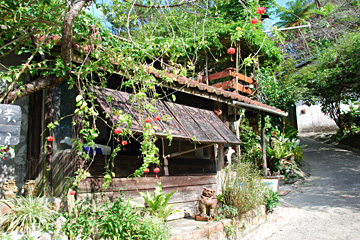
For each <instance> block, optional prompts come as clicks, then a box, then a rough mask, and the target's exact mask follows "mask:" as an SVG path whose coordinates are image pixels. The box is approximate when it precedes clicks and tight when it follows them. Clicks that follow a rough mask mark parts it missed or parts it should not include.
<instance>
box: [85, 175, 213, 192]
mask: <svg viewBox="0 0 360 240" xmlns="http://www.w3.org/2000/svg"><path fill="white" fill-rule="evenodd" d="M157 182H161V183H162V187H163V189H164V190H165V189H168V188H177V187H187V186H199V185H208V184H215V183H216V176H215V174H207V175H200V176H161V177H158V178H155V177H146V178H145V177H140V178H113V179H112V182H111V183H110V185H109V187H108V188H107V189H103V188H102V185H103V184H104V178H87V179H84V180H82V181H81V182H79V184H78V192H79V193H86V192H118V191H119V188H122V190H123V191H144V190H153V189H155V187H156V184H157Z"/></svg>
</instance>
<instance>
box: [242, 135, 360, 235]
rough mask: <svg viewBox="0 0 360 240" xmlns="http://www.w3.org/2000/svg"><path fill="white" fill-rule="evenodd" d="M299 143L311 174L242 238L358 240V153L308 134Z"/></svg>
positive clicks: (359, 219) (359, 174) (359, 197)
mask: <svg viewBox="0 0 360 240" xmlns="http://www.w3.org/2000/svg"><path fill="white" fill-rule="evenodd" d="M301 143H302V144H305V145H307V147H306V148H305V149H304V150H303V152H304V162H305V163H306V164H308V165H309V166H310V174H311V175H310V177H308V178H307V179H306V181H305V182H304V183H303V184H300V185H298V186H297V187H296V188H295V189H293V191H292V192H291V193H289V194H288V195H287V196H285V197H283V199H282V203H283V204H282V206H280V207H278V208H277V209H276V210H275V212H274V214H272V215H271V216H270V217H269V220H268V222H267V223H265V224H264V225H262V226H260V227H259V228H258V229H257V230H256V231H254V232H252V233H250V234H248V235H247V236H246V237H245V238H243V239H251V240H262V239H268V240H289V239H292V240H298V239H299V240H307V239H309V240H321V239H326V240H331V239H336V240H339V239H346V240H360V154H358V153H353V152H351V151H348V150H343V149H340V148H337V147H335V146H332V145H327V144H323V143H320V142H317V141H315V140H311V139H308V138H302V139H301Z"/></svg>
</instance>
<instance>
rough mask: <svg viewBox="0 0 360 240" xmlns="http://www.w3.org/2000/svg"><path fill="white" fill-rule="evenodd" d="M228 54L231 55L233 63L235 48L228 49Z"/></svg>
mask: <svg viewBox="0 0 360 240" xmlns="http://www.w3.org/2000/svg"><path fill="white" fill-rule="evenodd" d="M227 53H228V54H231V61H232V62H233V61H234V59H233V58H232V55H233V54H234V53H235V48H233V47H231V48H228V50H227Z"/></svg>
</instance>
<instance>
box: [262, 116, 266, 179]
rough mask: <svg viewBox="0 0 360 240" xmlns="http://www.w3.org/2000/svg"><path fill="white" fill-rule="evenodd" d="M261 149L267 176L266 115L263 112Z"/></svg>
mask: <svg viewBox="0 0 360 240" xmlns="http://www.w3.org/2000/svg"><path fill="white" fill-rule="evenodd" d="M261 149H262V160H263V171H264V176H265V177H266V176H267V161H266V142H265V115H264V114H263V113H262V114H261Z"/></svg>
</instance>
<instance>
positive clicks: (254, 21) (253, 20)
mask: <svg viewBox="0 0 360 240" xmlns="http://www.w3.org/2000/svg"><path fill="white" fill-rule="evenodd" d="M258 21H259V20H257V19H256V18H253V19H251V24H256V23H257V22H258Z"/></svg>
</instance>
